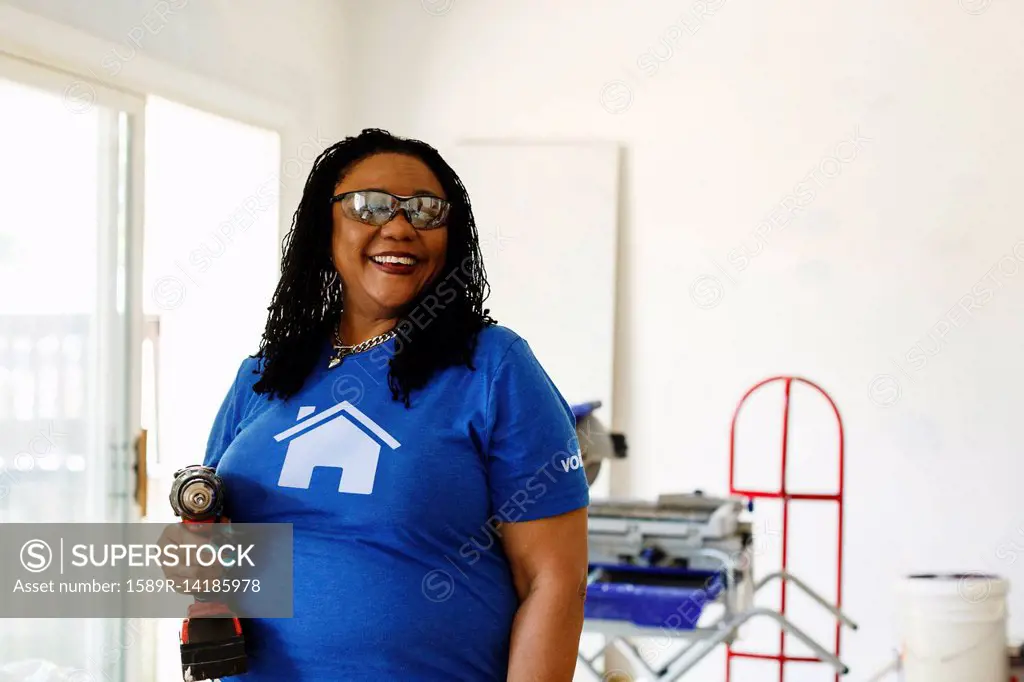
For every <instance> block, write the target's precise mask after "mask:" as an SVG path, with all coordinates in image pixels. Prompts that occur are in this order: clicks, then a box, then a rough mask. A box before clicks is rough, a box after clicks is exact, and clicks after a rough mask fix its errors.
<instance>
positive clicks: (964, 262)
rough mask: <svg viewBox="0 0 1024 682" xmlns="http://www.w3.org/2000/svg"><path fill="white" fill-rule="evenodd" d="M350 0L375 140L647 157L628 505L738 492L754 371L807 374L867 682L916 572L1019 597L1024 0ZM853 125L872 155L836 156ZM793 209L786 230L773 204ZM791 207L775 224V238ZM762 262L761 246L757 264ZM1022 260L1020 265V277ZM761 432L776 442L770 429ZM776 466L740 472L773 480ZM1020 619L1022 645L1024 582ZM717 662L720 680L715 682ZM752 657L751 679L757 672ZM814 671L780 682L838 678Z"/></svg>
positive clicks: (641, 172) (634, 251)
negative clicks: (549, 144)
mask: <svg viewBox="0 0 1024 682" xmlns="http://www.w3.org/2000/svg"><path fill="white" fill-rule="evenodd" d="M598 8H600V9H598ZM347 9H348V10H349V11H350V12H351V15H350V16H351V18H352V20H351V22H350V24H349V26H348V28H349V31H348V33H347V35H346V43H348V45H349V47H350V52H349V54H350V55H351V56H352V59H353V65H358V68H354V69H352V71H351V73H350V79H351V91H352V92H355V93H363V94H364V95H365V96H363V97H355V98H352V102H351V104H352V111H351V114H352V118H351V120H350V127H351V129H353V130H356V129H358V128H360V127H363V126H370V125H373V126H381V127H385V128H389V129H391V130H393V131H394V132H398V133H401V134H407V135H412V136H418V137H422V138H424V139H426V140H428V141H429V142H431V143H432V144H434V145H435V146H438V147H439V148H441V149H442V151H444V149H445V148H450V147H451V145H452V144H453V142H454V141H455V140H456V139H458V138H461V137H487V138H496V137H530V138H537V137H550V138H559V139H561V138H572V139H602V140H613V141H621V142H622V143H624V145H625V146H626V150H627V151H626V162H625V163H626V166H625V173H626V189H625V192H626V195H625V201H626V207H625V209H624V215H623V225H622V229H623V234H622V236H621V239H620V244H621V249H622V251H621V256H620V258H621V260H620V266H619V272H620V283H619V292H620V295H619V322H620V327H619V332H618V337H617V344H618V346H617V355H616V358H617V370H616V380H617V391H618V393H617V401H616V405H615V415H616V419H617V422H618V423H617V424H616V426H617V427H618V428H621V429H624V430H625V431H626V432H627V434H628V437H629V441H630V446H631V450H630V456H631V459H630V461H629V463H628V464H627V465H624V466H621V467H620V468H619V469H618V470H617V472H616V480H615V483H614V489H613V492H615V493H618V494H630V493H632V494H637V495H641V496H645V497H650V496H654V495H655V494H657V493H658V492H661V491H670V490H680V489H691V488H697V487H701V488H705V489H707V490H718V491H721V490H723V489H724V488H725V486H726V484H727V466H726V462H727V451H728V450H727V447H728V426H729V420H730V417H731V413H732V409H733V407H734V405H735V403H736V402H737V400H738V399H739V397H740V396H741V395H742V394H743V392H744V391H745V390H746V389H747V388H748V387H749V386H750V385H752V384H753V383H755V382H756V381H758V380H759V379H761V378H764V377H767V376H771V375H774V374H777V373H789V374H799V375H804V376H807V377H809V378H811V379H813V380H815V381H817V382H819V383H821V384H822V385H823V386H824V387H825V388H826V389H827V390H828V391H830V392H831V394H832V395H833V396H834V398H835V399H836V401H837V403H838V404H839V407H840V409H841V411H842V414H843V417H844V419H845V425H846V434H847V464H848V468H847V493H848V502H847V506H846V513H847V526H846V528H847V542H846V548H845V549H846V562H845V565H846V570H847V575H846V583H845V585H846V586H845V594H844V597H845V601H846V603H847V604H848V605H849V609H850V611H851V614H852V615H853V617H854V618H856V619H857V620H859V621H860V623H861V625H862V628H861V631H860V632H859V633H857V634H855V635H853V636H852V637H851V636H846V637H845V640H844V651H845V652H846V656H845V657H846V658H847V659H848V662H849V664H850V665H851V666H852V667H853V669H854V671H855V673H854V676H855V677H857V678H865V677H866V676H867V675H868V673H869V672H870V670H869V668H871V667H872V666H873V665H875V664H876V663H878V662H880V661H882V660H884V659H886V657H887V655H888V652H889V650H890V649H891V647H892V646H894V645H895V644H896V643H897V642H896V637H897V635H896V632H897V631H896V624H895V622H894V619H893V611H894V597H893V595H892V591H891V589H890V588H891V586H892V584H893V582H894V581H895V579H896V578H897V577H898V576H901V575H903V574H905V573H907V572H909V571H918V570H949V569H959V570H979V569H989V570H995V571H998V572H1000V573H1004V574H1006V575H1008V576H1009V577H1010V578H1011V579H1012V580H1015V581H1017V584H1018V585H1024V569H1022V568H1021V566H1024V563H1016V562H1015V560H1016V555H1017V552H1018V550H1017V549H1016V547H1022V548H1024V537H1019V536H1018V531H1017V529H1018V528H1019V527H1021V525H1022V524H1024V511H1021V510H1020V508H1019V504H1018V503H1017V498H1018V496H1019V493H1018V490H1019V487H1020V480H1021V477H1022V474H1024V458H1021V457H1020V452H1021V447H1020V444H1019V441H1018V440H1017V438H1018V434H1019V433H1020V431H1019V415H1018V411H1019V405H1020V401H1019V400H1018V398H1017V395H1016V391H1017V390H1018V388H1019V386H1020V385H1021V384H1022V382H1024V363H1022V361H1021V360H1020V357H1019V352H1018V351H1019V348H1020V342H1021V335H1022V333H1024V273H1020V272H1018V269H1020V268H1021V267H1022V263H1021V262H1022V261H1024V243H1022V241H1021V240H1024V227H1022V223H1021V221H1020V218H1019V216H1020V214H1021V213H1022V209H1024V201H1022V194H1021V192H1020V191H1019V185H1020V184H1021V180H1022V171H1021V165H1020V163H1019V158H1020V155H1021V152H1022V144H1021V142H1020V140H1021V139H1024V137H1022V133H1024V96H1022V94H1021V93H1022V92H1024V89H1022V85H1024V72H1022V71H1021V67H1020V65H1021V64H1022V63H1024V42H1022V41H1021V40H1020V28H1021V26H1022V23H1024V5H1020V4H1018V3H1012V2H1006V1H1002V0H995V1H994V2H988V1H987V0H960V2H958V1H957V0H947V1H945V2H934V0H910V1H908V2H903V3H892V2H888V1H887V0H863V1H862V2H856V3H834V2H828V3H825V2H822V3H807V2H800V1H799V0H779V1H778V2H774V3H764V2H756V1H755V0H728V1H727V2H726V1H724V0H706V1H704V0H702V1H699V2H698V1H694V2H688V3H676V2H671V1H670V0H659V1H657V2H654V1H652V2H645V3H636V2H625V1H623V2H617V3H609V2H606V3H589V2H584V0H575V1H569V0H565V1H563V2H558V3H552V2H545V1H543V0H524V1H521V2H515V3H500V4H495V3H483V2H479V3H471V2H454V3H453V2H451V1H446V2H441V1H440V0H438V1H436V2H424V3H416V2H406V1H404V0H378V2H375V3H372V4H370V3H363V2H359V3H352V2H350V3H349V4H348V5H347ZM701 14H703V16H699V15H701ZM654 50H657V52H658V54H660V55H661V57H662V58H664V59H665V61H661V62H659V61H657V59H655V58H654V57H653V56H652V51H654ZM389 79H390V80H389ZM616 81H618V82H617V83H616ZM858 134H859V136H860V137H861V138H867V140H864V141H862V142H860V143H859V144H858V148H857V149H856V153H854V147H853V146H851V145H849V144H843V142H844V141H846V140H851V139H853V138H854V136H856V135H858ZM833 154H838V155H839V157H841V158H843V159H847V161H846V162H843V163H838V162H835V161H827V160H826V159H827V158H828V157H830V156H832V155H833ZM812 171H814V173H815V175H813V176H810V177H809V173H811V172H812ZM837 173H838V175H837ZM829 176H833V177H829ZM805 182H807V183H814V184H813V185H811V186H813V187H814V196H813V200H810V199H809V197H810V194H808V192H807V190H808V187H809V185H801V183H805ZM470 190H472V188H470ZM791 195H795V198H793V196H791ZM787 197H790V198H787ZM796 202H800V204H801V210H800V211H799V212H798V213H797V214H795V215H793V216H792V217H791V219H787V218H786V217H785V216H784V215H783V213H784V211H783V210H781V209H779V207H780V205H784V206H789V207H792V206H794V205H795V204H796ZM773 213H775V216H774V217H775V218H777V219H778V220H779V221H780V225H779V226H775V227H772V228H771V229H766V228H758V226H759V225H760V224H762V222H763V221H765V220H766V219H768V218H769V216H770V215H771V214H773ZM781 222H786V225H785V226H781ZM757 229H760V234H761V235H763V238H762V239H761V242H760V243H759V241H758V236H757V233H756V232H755V230H757ZM1015 245H1018V246H1017V247H1016V258H1014V251H1013V249H1014V247H1015ZM743 248H746V249H747V250H748V251H749V253H751V254H756V255H754V256H753V257H749V258H748V260H747V261H746V262H744V261H743V260H742V259H741V258H738V255H737V254H741V253H742V251H738V250H741V249H743ZM498 257H500V255H499V256H498ZM1006 257H1008V259H1007V260H1005V261H1002V263H1003V267H1004V268H1005V271H1006V272H1007V273H1011V272H1012V273H1014V274H1002V273H1001V272H1000V270H999V265H998V264H999V263H1000V259H1001V258H1006ZM993 268H996V269H995V270H994V271H993ZM534 274H535V273H534ZM986 277H988V278H989V279H988V280H985V278H986ZM710 278H714V279H710ZM986 282H987V284H986ZM986 286H987V287H988V288H989V290H990V291H989V293H987V294H986V293H985V291H983V289H984V288H985V287H986ZM972 289H974V291H973V293H972ZM968 294H971V295H972V296H973V299H964V298H963V297H964V296H965V295H968ZM567 295H568V293H567ZM960 301H962V302H963V305H962V307H961V308H956V306H957V305H958V302H960ZM972 305H973V309H970V310H966V308H969V307H971V306H972ZM500 314H501V311H495V315H496V316H497V317H499V319H500ZM939 332H943V333H944V336H941V337H940V336H939ZM929 333H931V334H932V339H939V341H940V344H941V345H940V346H939V347H938V352H937V353H936V354H934V355H925V354H924V352H923V350H922V349H927V350H929V351H932V352H934V349H935V348H936V341H935V340H932V339H929ZM915 344H921V346H920V347H919V348H918V349H915ZM921 358H924V361H923V362H922V359H921ZM894 361H898V363H899V366H900V367H901V368H902V369H900V368H897V366H896V365H894ZM878 377H881V378H878ZM802 396H803V394H800V395H798V396H797V398H796V400H797V401H798V402H799V398H801V397H802ZM894 399H895V400H894ZM804 404H806V403H804ZM771 409H773V410H776V412H775V413H773V414H777V410H778V409H781V408H776V407H772V408H771ZM797 409H799V404H798V405H797ZM816 414H817V413H815V415H816ZM803 416H804V417H805V421H804V422H803V424H804V425H805V426H806V425H807V424H808V422H807V421H806V420H807V419H816V416H814V415H811V414H810V413H809V411H805V412H804V413H803ZM800 420H801V414H796V415H795V417H794V428H797V429H800V428H803V427H800V426H798V423H799V422H800ZM760 434H761V437H763V438H764V440H765V448H770V447H773V446H774V447H776V448H777V445H775V443H776V442H777V440H778V435H777V428H776V429H774V430H771V431H767V430H762V431H760ZM831 437H832V435H831V434H829V433H828V431H827V429H826V430H825V432H824V435H821V434H817V435H816V434H810V435H807V436H806V437H805V438H802V439H801V440H800V442H801V444H803V445H804V446H805V447H804V448H803V452H801V453H796V454H795V455H794V456H797V455H799V457H800V459H804V458H806V457H810V456H811V454H812V453H811V452H810V450H809V449H808V448H807V447H806V444H807V443H811V444H813V445H815V446H818V447H821V448H822V454H820V455H819V457H823V458H831V457H832V456H833V454H832V452H831V451H827V450H825V448H827V447H828V446H829V445H831V440H829V439H830V438H831ZM748 443H749V441H748ZM751 447H752V446H751ZM749 452H753V451H748V453H749ZM764 452H768V450H767V449H766V450H764ZM754 454H755V455H756V454H757V453H754ZM765 457H766V458H767V457H768V455H765ZM775 461H776V460H772V462H771V463H766V462H765V461H763V460H760V459H758V457H757V456H754V457H749V458H748V460H747V461H746V462H744V466H745V468H746V470H747V471H754V472H755V473H763V474H765V475H767V474H768V473H769V472H770V471H771V467H772V466H774V462H775ZM829 461H830V460H829ZM804 466H805V469H804V470H805V471H806V470H807V469H806V467H808V466H810V465H808V464H805V465H804ZM759 469H760V470H761V471H760V472H758V470H759ZM818 473H822V472H818ZM758 482H759V483H760V484H761V485H762V487H769V486H771V484H772V482H771V481H770V480H768V479H767V478H762V479H760V480H759V481H758ZM822 485H824V484H822ZM802 532H804V535H803V536H802V537H800V538H795V539H794V540H793V542H794V543H797V542H803V543H804V549H805V550H806V549H807V547H808V545H810V546H811V547H814V546H815V545H816V544H817V543H819V542H820V543H822V544H823V545H824V547H825V549H823V550H822V551H821V552H820V553H819V552H814V551H812V552H806V551H804V552H797V550H796V547H795V545H794V552H795V553H797V554H799V555H800V557H801V560H802V561H803V563H801V565H800V567H798V570H802V571H803V572H805V573H808V574H810V575H812V576H814V578H815V580H814V582H815V583H816V584H821V585H823V586H827V585H828V580H827V579H826V576H825V569H826V568H827V566H828V564H829V562H830V561H831V559H830V557H831V555H832V552H833V549H832V547H831V546H829V545H828V543H827V539H826V538H825V536H822V535H818V534H817V533H821V532H824V531H822V530H821V529H820V528H818V529H812V528H810V527H809V526H804V527H803V531H802ZM1015 541H1016V543H1017V544H1016V545H1014V544H1012V543H1014V542H1015ZM767 554H770V553H766V555H767ZM1011 609H1012V617H1011V624H1012V629H1013V631H1014V632H1015V633H1018V634H1024V588H1018V590H1017V592H1015V593H1013V595H1012V598H1011ZM719 665H720V664H719V663H718V662H717V661H716V662H715V663H714V664H713V665H712V666H711V667H710V668H705V670H708V672H707V673H706V675H705V677H704V678H703V679H709V680H714V679H721V670H722V669H721V667H719ZM749 670H751V673H750V675H751V677H746V676H743V675H741V677H742V678H743V679H760V678H761V676H760V675H759V676H758V677H756V678H755V677H753V675H755V674H757V673H756V672H754V671H755V670H757V669H753V668H750V669H749ZM760 670H761V671H763V672H762V675H764V676H765V677H764V678H765V679H767V675H768V669H765V668H762V669H760ZM806 674H807V676H806V677H804V676H798V674H797V673H794V674H793V676H792V677H787V679H790V680H800V679H808V680H809V679H826V677H825V676H823V673H822V671H820V670H819V671H817V672H812V673H806ZM813 675H817V677H814V676H813ZM687 679H690V678H687ZM695 679H700V678H695Z"/></svg>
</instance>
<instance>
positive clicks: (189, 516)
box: [170, 465, 224, 521]
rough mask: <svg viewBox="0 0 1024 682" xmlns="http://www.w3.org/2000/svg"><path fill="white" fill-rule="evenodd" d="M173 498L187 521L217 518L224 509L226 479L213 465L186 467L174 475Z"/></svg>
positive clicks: (177, 511) (178, 514)
mask: <svg viewBox="0 0 1024 682" xmlns="http://www.w3.org/2000/svg"><path fill="white" fill-rule="evenodd" d="M170 499H171V509H173V510H174V513H175V515H176V516H180V517H181V518H182V520H184V521H209V520H216V519H217V518H219V517H220V515H221V513H222V512H223V511H224V482H223V481H221V479H220V476H218V475H217V474H216V472H215V470H214V469H213V468H212V467H207V466H202V465H195V466H189V467H185V468H184V469H181V470H179V471H177V472H175V474H174V482H173V483H172V484H171V496H170Z"/></svg>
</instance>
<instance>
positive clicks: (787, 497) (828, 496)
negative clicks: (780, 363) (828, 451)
mask: <svg viewBox="0 0 1024 682" xmlns="http://www.w3.org/2000/svg"><path fill="white" fill-rule="evenodd" d="M776 381H782V382H784V395H785V398H784V401H783V410H782V471H781V476H780V483H779V489H778V490H776V491H767V490H742V489H739V488H737V487H736V479H735V474H736V466H735V465H736V421H737V419H738V418H739V415H740V410H741V409H742V408H743V404H744V403H745V402H746V400H747V398H749V397H750V396H751V395H752V394H753V393H754V392H756V391H758V390H759V389H761V388H762V387H764V386H767V385H768V384H771V383H774V382H776ZM793 382H797V383H800V384H806V385H807V386H810V387H811V388H813V389H814V390H816V391H817V392H818V393H820V394H821V395H822V396H823V397H824V398H825V400H827V401H828V404H829V405H830V406H831V407H832V411H833V413H834V414H835V417H836V423H837V425H838V427H839V485H838V487H837V489H836V492H834V493H791V492H789V490H788V486H787V474H788V470H787V466H786V460H787V455H788V452H787V451H788V447H789V440H788V437H789V406H790V400H789V398H790V389H791V387H792V385H793ZM843 442H844V439H843V420H842V418H841V417H840V416H839V409H838V408H837V407H836V404H835V402H834V401H833V400H832V397H831V396H829V394H828V393H826V392H825V390H824V389H822V388H821V387H820V386H818V385H817V384H815V383H814V382H812V381H808V380H807V379H803V378H800V377H789V376H777V377H771V378H770V379H765V380H764V381H761V382H760V383H758V384H755V385H754V386H753V387H752V388H750V389H749V390H748V391H747V392H746V393H745V394H744V395H743V398H741V399H740V402H739V404H738V405H737V406H736V411H735V412H734V413H733V416H732V425H731V426H730V428H729V493H730V494H731V495H739V496H744V497H747V498H750V499H752V500H753V499H757V498H760V499H771V500H781V501H782V570H783V571H785V570H787V563H788V560H789V504H790V502H792V501H793V500H799V501H817V502H826V503H834V504H835V505H836V507H837V515H838V524H837V525H838V530H839V537H838V542H837V544H836V546H837V548H838V560H837V562H836V602H835V606H836V608H837V609H839V608H841V607H842V598H843V478H844V462H843ZM786 583H787V581H786V580H782V581H780V582H779V589H780V591H781V594H780V608H779V613H781V614H782V615H783V616H785V615H786ZM840 630H841V623H840V622H839V621H838V620H837V621H836V637H835V650H834V651H833V653H834V654H835V655H836V657H838V656H839V639H840ZM735 658H747V659H760V660H768V661H776V662H777V663H778V666H779V682H785V675H786V672H785V670H786V664H787V663H820V662H822V661H821V659H819V658H812V657H806V656H789V655H787V654H786V633H785V632H784V631H780V632H779V650H778V653H775V654H764V653H753V652H748V651H736V650H734V649H733V647H732V645H731V644H730V645H727V646H726V654H725V681H726V682H730V680H731V677H732V662H733V659H735ZM835 680H836V682H838V681H839V675H838V674H836V676H835Z"/></svg>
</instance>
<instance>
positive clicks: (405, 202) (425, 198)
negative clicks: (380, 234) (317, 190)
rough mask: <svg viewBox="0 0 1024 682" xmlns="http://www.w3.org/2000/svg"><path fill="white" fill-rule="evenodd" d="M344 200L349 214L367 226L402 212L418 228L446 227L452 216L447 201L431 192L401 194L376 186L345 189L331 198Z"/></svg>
mask: <svg viewBox="0 0 1024 682" xmlns="http://www.w3.org/2000/svg"><path fill="white" fill-rule="evenodd" d="M334 202H337V203H340V204H341V210H342V212H343V213H344V214H345V216H346V217H348V218H351V219H352V220H358V221H359V222H361V223H366V224H367V225H373V226H374V227H380V226H382V225H386V224H387V223H389V222H390V221H391V220H392V219H393V218H394V217H395V216H396V215H398V212H399V211H402V212H403V213H404V214H405V218H406V220H408V221H409V224H410V225H412V226H413V227H415V228H416V229H417V230H433V229H435V228H438V227H443V226H444V224H445V221H446V220H447V219H448V210H449V204H448V202H447V201H446V200H444V199H441V198H439V197H432V196H429V195H425V194H424V195H420V196H413V197H399V196H395V195H394V194H388V193H387V192H382V191H380V190H375V189H363V190H357V191H355V192H345V193H344V194H337V195H335V196H333V197H331V203H334Z"/></svg>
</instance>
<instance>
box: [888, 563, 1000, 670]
mask: <svg viewBox="0 0 1024 682" xmlns="http://www.w3.org/2000/svg"><path fill="white" fill-rule="evenodd" d="M1009 588H1010V586H1009V583H1008V582H1007V581H1006V580H1004V579H1003V578H1000V577H998V576H994V575H983V574H980V573H964V574H940V575H934V574H932V575H912V576H909V577H907V578H905V579H904V580H903V583H902V585H901V589H900V593H901V594H900V597H901V606H900V616H901V618H900V620H901V621H902V623H901V632H902V636H903V674H904V678H905V680H906V682H966V681H967V680H970V682H1007V681H1008V680H1009V679H1010V670H1009V658H1008V656H1007V638H1006V593H1007V592H1008V591H1009Z"/></svg>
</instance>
